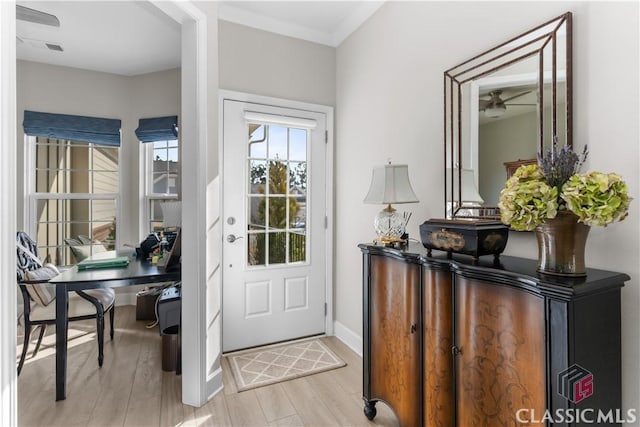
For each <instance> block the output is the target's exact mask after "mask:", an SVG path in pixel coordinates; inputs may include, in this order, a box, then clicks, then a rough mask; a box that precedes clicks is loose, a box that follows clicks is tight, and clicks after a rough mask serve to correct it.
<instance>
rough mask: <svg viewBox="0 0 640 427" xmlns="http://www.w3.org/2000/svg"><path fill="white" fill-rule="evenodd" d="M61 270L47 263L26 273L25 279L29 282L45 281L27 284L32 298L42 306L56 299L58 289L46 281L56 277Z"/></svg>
mask: <svg viewBox="0 0 640 427" xmlns="http://www.w3.org/2000/svg"><path fill="white" fill-rule="evenodd" d="M58 274H60V272H59V271H58V269H57V268H56V266H55V265H53V264H45V265H43V266H42V267H40V268H37V269H35V270H28V271H25V273H24V279H25V280H26V281H29V282H44V283H35V284H31V285H25V286H26V287H27V292H29V295H30V296H31V299H32V300H34V301H35V302H36V304H38V305H40V306H47V305H49V304H50V303H51V301H53V300H54V299H56V289H55V286H54V285H50V284H48V283H46V282H48V281H49V280H51V279H53V278H54V277H56V276H57V275H58Z"/></svg>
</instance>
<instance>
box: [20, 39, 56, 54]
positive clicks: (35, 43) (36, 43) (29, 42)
mask: <svg viewBox="0 0 640 427" xmlns="http://www.w3.org/2000/svg"><path fill="white" fill-rule="evenodd" d="M17 39H18V40H19V41H22V43H24V44H25V45H26V46H29V47H33V48H36V49H49V50H54V51H56V52H64V49H63V48H62V46H61V45H59V44H58V43H52V42H45V41H43V40H36V39H28V38H26V37H17Z"/></svg>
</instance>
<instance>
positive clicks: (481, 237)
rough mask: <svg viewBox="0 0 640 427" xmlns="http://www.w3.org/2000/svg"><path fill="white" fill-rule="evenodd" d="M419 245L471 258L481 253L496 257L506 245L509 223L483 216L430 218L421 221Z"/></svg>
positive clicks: (476, 257)
mask: <svg viewBox="0 0 640 427" xmlns="http://www.w3.org/2000/svg"><path fill="white" fill-rule="evenodd" d="M420 238H421V239H422V245H423V246H424V247H425V248H427V256H431V250H432V249H437V250H441V251H445V252H447V254H448V257H449V258H451V254H452V253H459V254H465V255H471V256H472V257H473V262H474V263H476V262H477V261H478V257H480V256H482V255H491V254H493V256H494V257H495V259H496V260H497V259H498V257H499V256H500V254H501V253H502V252H503V251H504V248H505V247H506V246H507V239H508V238H509V227H507V226H506V225H504V224H502V223H501V222H500V221H495V220H486V219H469V220H466V219H455V220H454V219H429V220H427V221H425V222H424V223H422V224H421V225H420Z"/></svg>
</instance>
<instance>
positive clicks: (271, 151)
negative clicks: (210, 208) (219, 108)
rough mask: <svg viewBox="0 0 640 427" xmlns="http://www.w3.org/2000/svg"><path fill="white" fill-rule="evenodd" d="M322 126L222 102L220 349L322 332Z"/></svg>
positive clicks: (312, 118) (316, 119) (311, 119)
mask: <svg viewBox="0 0 640 427" xmlns="http://www.w3.org/2000/svg"><path fill="white" fill-rule="evenodd" d="M326 123H327V119H326V115H325V114H324V113H318V112H310V111H301V110H292V109H287V108H279V107H275V106H269V105H263V104H254V103H249V102H240V101H233V100H224V101H223V126H224V128H223V151H224V153H223V166H222V168H223V179H224V182H223V203H224V204H223V216H222V221H223V228H222V229H223V239H224V242H223V256H222V257H223V271H222V274H223V276H222V280H223V285H222V292H223V308H222V313H223V314H222V316H223V318H222V321H223V329H222V330H223V336H222V341H223V346H222V347H223V351H232V350H238V349H242V348H247V347H253V346H258V345H263V344H268V343H274V342H279V341H284V340H290V339H294V338H299V337H305V336H309V335H315V334H321V333H324V332H325V315H326V314H325V310H326V309H325V302H326V301H325V295H326V292H325V286H326V259H325V255H326V251H325V248H326V207H327V202H326V195H327V188H326V187H327V186H326V182H327V179H326V166H327V165H326V162H327V153H326V143H325V138H326Z"/></svg>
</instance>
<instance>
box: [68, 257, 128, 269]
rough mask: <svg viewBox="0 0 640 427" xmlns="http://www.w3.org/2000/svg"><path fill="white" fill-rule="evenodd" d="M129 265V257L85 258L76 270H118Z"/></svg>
mask: <svg viewBox="0 0 640 427" xmlns="http://www.w3.org/2000/svg"><path fill="white" fill-rule="evenodd" d="M128 265H129V257H126V256H120V257H116V258H102V259H91V258H87V259H85V260H82V261H80V262H79V263H78V270H93V269H97V268H119V267H126V266H128Z"/></svg>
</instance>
